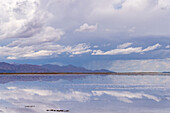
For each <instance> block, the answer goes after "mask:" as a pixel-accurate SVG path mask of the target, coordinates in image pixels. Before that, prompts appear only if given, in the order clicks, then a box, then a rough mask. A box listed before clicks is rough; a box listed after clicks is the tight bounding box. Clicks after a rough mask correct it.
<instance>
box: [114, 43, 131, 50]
mask: <svg viewBox="0 0 170 113" xmlns="http://www.w3.org/2000/svg"><path fill="white" fill-rule="evenodd" d="M131 45H132V43H130V42H127V43H124V44H121V45H118V46H117V48H118V49H124V48H127V47H129V46H131Z"/></svg>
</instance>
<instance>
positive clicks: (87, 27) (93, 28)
mask: <svg viewBox="0 0 170 113" xmlns="http://www.w3.org/2000/svg"><path fill="white" fill-rule="evenodd" d="M96 30H97V24H96V25H88V24H86V23H85V24H83V25H81V26H80V28H79V29H76V30H75V31H76V32H94V31H96Z"/></svg>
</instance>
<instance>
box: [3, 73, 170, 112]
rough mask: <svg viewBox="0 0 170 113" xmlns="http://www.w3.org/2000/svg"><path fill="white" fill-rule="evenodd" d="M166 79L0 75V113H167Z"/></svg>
mask: <svg viewBox="0 0 170 113" xmlns="http://www.w3.org/2000/svg"><path fill="white" fill-rule="evenodd" d="M169 106H170V77H169V76H147V75H146V76H126V75H124V76H115V75H0V113H53V112H67V113H169V111H170V108H169Z"/></svg>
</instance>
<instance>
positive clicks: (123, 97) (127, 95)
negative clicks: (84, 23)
mask: <svg viewBox="0 0 170 113" xmlns="http://www.w3.org/2000/svg"><path fill="white" fill-rule="evenodd" d="M92 93H93V95H95V96H102V95H104V94H106V95H110V96H113V97H116V98H118V100H120V101H123V102H126V103H132V101H131V100H130V99H142V98H143V97H146V98H148V99H151V100H154V101H156V102H159V101H161V99H159V98H157V97H155V96H153V95H149V94H145V93H131V92H128V91H92Z"/></svg>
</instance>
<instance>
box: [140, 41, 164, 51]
mask: <svg viewBox="0 0 170 113" xmlns="http://www.w3.org/2000/svg"><path fill="white" fill-rule="evenodd" d="M159 47H161V45H160V44H159V43H158V44H155V45H153V46H149V47H147V48H146V49H144V50H143V52H145V51H152V50H155V49H157V48H159Z"/></svg>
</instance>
